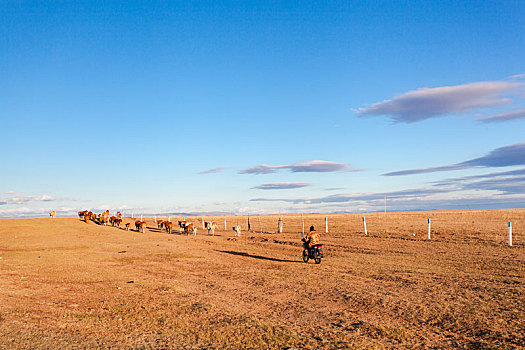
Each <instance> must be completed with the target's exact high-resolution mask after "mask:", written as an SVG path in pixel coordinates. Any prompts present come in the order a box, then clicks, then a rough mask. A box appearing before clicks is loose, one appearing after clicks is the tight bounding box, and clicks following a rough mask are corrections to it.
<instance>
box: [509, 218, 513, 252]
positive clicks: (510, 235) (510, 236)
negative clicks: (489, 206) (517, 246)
mask: <svg viewBox="0 0 525 350" xmlns="http://www.w3.org/2000/svg"><path fill="white" fill-rule="evenodd" d="M509 247H512V222H511V221H509Z"/></svg>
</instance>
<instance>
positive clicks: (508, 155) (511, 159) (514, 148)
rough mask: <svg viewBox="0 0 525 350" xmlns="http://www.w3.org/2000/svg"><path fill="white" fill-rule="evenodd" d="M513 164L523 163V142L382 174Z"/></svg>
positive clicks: (423, 172)
mask: <svg viewBox="0 0 525 350" xmlns="http://www.w3.org/2000/svg"><path fill="white" fill-rule="evenodd" d="M514 165H525V142H522V143H516V144H514V145H509V146H504V147H500V148H496V149H495V150H492V151H490V152H489V153H488V154H487V155H485V156H482V157H479V158H474V159H471V160H467V161H465V162H461V163H457V164H452V165H443V166H438V167H432V168H422V169H410V170H401V171H393V172H390V173H386V174H383V175H384V176H399V175H412V174H425V173H434V172H438V171H448V170H459V169H467V168H475V167H487V168H497V167H505V166H514Z"/></svg>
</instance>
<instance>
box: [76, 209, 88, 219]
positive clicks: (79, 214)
mask: <svg viewBox="0 0 525 350" xmlns="http://www.w3.org/2000/svg"><path fill="white" fill-rule="evenodd" d="M87 212H88V211H87V210H83V211H79V212H78V217H79V218H83V217H84V215H85V214H87Z"/></svg>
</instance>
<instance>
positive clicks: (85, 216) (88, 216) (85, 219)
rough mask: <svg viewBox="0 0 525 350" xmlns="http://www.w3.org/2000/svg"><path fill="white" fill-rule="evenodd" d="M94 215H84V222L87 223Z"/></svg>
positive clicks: (90, 213) (89, 213) (88, 213)
mask: <svg viewBox="0 0 525 350" xmlns="http://www.w3.org/2000/svg"><path fill="white" fill-rule="evenodd" d="M92 215H93V213H92V212H87V213H85V214H84V221H85V222H86V223H87V222H88V221H89V219H91V216H92Z"/></svg>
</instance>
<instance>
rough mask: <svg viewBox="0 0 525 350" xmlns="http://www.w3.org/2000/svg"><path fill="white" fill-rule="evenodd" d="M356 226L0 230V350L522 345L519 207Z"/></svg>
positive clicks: (523, 242)
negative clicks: (311, 239) (307, 239)
mask: <svg viewBox="0 0 525 350" xmlns="http://www.w3.org/2000/svg"><path fill="white" fill-rule="evenodd" d="M362 216H363V214H331V215H305V216H304V222H305V229H306V230H308V227H309V226H310V225H315V227H316V228H317V230H318V231H319V232H321V239H322V242H323V243H324V244H325V249H324V250H325V259H323V261H322V263H321V264H320V265H315V264H313V263H308V264H305V263H303V262H302V261H301V252H302V249H301V243H300V232H301V231H302V216H301V215H283V220H284V225H283V233H280V234H278V233H269V232H276V231H277V222H278V221H277V220H278V215H270V216H261V217H258V216H252V217H250V223H251V228H252V230H253V231H252V232H247V231H246V229H247V217H246V216H244V217H241V216H235V217H226V220H227V230H225V229H224V217H214V218H211V217H204V218H203V219H204V221H208V220H209V221H211V220H213V221H215V222H216V223H217V230H216V231H215V235H214V236H209V235H207V233H206V231H205V230H203V229H202V226H201V217H194V218H187V219H188V221H192V222H193V223H194V224H195V225H196V227H198V232H197V235H196V236H193V235H186V234H179V233H178V230H176V229H175V230H174V232H175V234H167V233H166V232H165V231H163V230H160V229H158V228H157V225H156V224H155V223H154V221H153V218H144V219H145V221H146V222H147V229H146V230H145V233H142V232H137V231H135V230H131V231H125V230H124V229H123V228H120V229H119V228H116V227H111V226H103V225H97V224H95V223H93V222H88V223H85V222H84V221H81V220H80V219H78V218H77V219H60V218H55V219H51V218H47V219H16V220H15V219H13V220H0V258H1V259H0V348H5V349H10V348H109V347H117V348H188V349H213V348H217V349H222V348H272V349H273V348H275V349H286V348H301V349H302V348H305V349H323V348H326V349H331V348H345V349H346V348H433V347H435V348H452V347H460V348H473V349H485V348H486V349H514V348H523V346H524V344H525V332H524V329H525V229H524V226H525V209H514V210H476V211H432V212H403V213H387V214H384V213H372V214H365V216H366V222H367V229H368V236H365V235H364V231H363V223H362ZM325 217H328V227H329V233H327V234H325V233H324V225H325V221H324V220H325V219H324V218H325ZM428 218H431V219H432V226H431V229H432V232H431V238H432V239H431V240H430V241H428V240H427V239H426V238H427V219H428ZM158 219H163V220H165V219H166V218H165V217H162V218H161V217H158ZM180 219H181V218H177V217H171V221H172V222H174V223H176V221H177V220H180ZM509 221H512V223H513V233H514V237H513V243H514V245H513V247H509V246H508V245H507V239H508V234H507V232H508V228H507V222H509ZM132 222H134V220H132V219H131V218H124V223H132ZM235 225H241V228H242V232H241V236H240V237H233V235H234V232H233V231H232V227H233V226H235ZM131 226H132V228H134V226H133V224H132V225H131ZM261 231H262V232H261Z"/></svg>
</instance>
